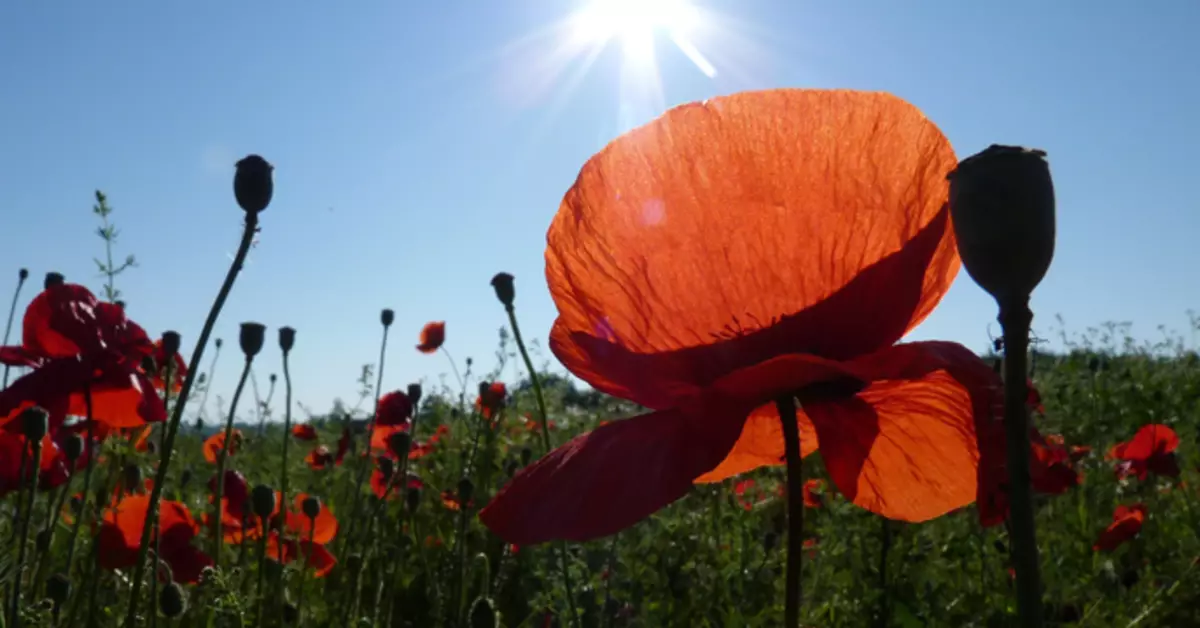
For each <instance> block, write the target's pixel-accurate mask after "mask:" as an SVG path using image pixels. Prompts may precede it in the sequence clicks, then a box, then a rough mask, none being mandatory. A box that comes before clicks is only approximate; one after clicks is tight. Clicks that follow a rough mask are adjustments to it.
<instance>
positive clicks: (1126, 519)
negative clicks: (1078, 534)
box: [1092, 504, 1146, 552]
mask: <svg viewBox="0 0 1200 628" xmlns="http://www.w3.org/2000/svg"><path fill="white" fill-rule="evenodd" d="M1145 521H1146V505H1145V504H1134V505H1132V506H1117V510H1116V512H1114V513H1113V522H1112V523H1111V524H1109V526H1108V528H1106V529H1105V530H1104V532H1101V533H1100V538H1098V539H1096V544H1095V545H1093V546H1092V549H1093V550H1095V551H1099V552H1111V551H1113V550H1115V549H1117V548H1118V547H1120V546H1121V545H1122V544H1124V543H1125V542H1126V541H1129V540H1131V539H1133V537H1135V536H1137V535H1138V533H1139V532H1141V531H1142V524H1143V523H1144V522H1145Z"/></svg>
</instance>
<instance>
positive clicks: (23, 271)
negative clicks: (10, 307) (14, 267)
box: [17, 268, 29, 282]
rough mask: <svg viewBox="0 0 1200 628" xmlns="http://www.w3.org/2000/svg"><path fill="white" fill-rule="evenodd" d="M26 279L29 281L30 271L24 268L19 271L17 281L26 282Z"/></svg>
mask: <svg viewBox="0 0 1200 628" xmlns="http://www.w3.org/2000/svg"><path fill="white" fill-rule="evenodd" d="M26 279H29V269H28V268H22V269H21V270H18V271H17V281H21V282H24V281H25V280H26Z"/></svg>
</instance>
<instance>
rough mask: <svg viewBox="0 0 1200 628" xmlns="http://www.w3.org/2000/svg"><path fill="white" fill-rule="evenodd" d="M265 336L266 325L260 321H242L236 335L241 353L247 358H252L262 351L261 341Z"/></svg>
mask: <svg viewBox="0 0 1200 628" xmlns="http://www.w3.org/2000/svg"><path fill="white" fill-rule="evenodd" d="M266 336H267V326H266V325H263V324H262V323H250V322H248V323H242V331H241V333H240V334H239V335H238V342H239V343H240V344H241V345H242V353H245V354H246V357H247V358H253V357H254V356H256V355H258V352H259V351H262V348H263V342H264V340H265V339H266Z"/></svg>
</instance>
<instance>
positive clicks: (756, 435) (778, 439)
mask: <svg viewBox="0 0 1200 628" xmlns="http://www.w3.org/2000/svg"><path fill="white" fill-rule="evenodd" d="M796 424H797V425H798V426H799V427H800V456H801V457H805V456H808V455H809V454H811V453H812V452H814V451H816V450H817V449H818V447H817V431H816V429H814V428H813V425H812V421H810V420H809V419H808V416H807V415H806V414H804V413H803V412H797V413H796ZM783 454H784V451H783V424H782V423H781V422H780V421H779V412H778V410H776V409H775V404H774V403H770V404H767V405H764V406H761V407H759V408H758V409H757V410H755V411H754V412H752V413H750V416H749V417H747V418H746V424H745V426H743V427H742V434H741V436H739V437H738V440H737V443H735V444H734V445H733V449H732V450H730V451H729V455H728V456H725V459H724V460H722V461H721V464H719V465H717V467H716V468H715V469H713V470H712V471H709V472H708V473H705V474H704V475H701V476H700V477H698V478H696V483H697V484H704V483H709V482H720V481H722V480H724V479H726V478H731V477H733V476H735V475H740V474H742V473H746V472H747V471H753V470H754V469H757V468H759V467H765V466H773V465H781V464H783V462H784V460H783Z"/></svg>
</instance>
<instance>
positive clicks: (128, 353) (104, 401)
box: [0, 284, 166, 429]
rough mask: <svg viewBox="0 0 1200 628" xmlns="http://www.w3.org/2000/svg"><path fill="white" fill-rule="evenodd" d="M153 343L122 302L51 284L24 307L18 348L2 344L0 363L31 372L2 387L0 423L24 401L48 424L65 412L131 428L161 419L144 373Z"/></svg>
mask: <svg viewBox="0 0 1200 628" xmlns="http://www.w3.org/2000/svg"><path fill="white" fill-rule="evenodd" d="M153 350H154V345H153V343H152V342H151V341H150V338H149V336H147V335H146V332H145V330H143V329H142V328H141V327H139V326H138V325H137V324H136V323H134V322H133V321H130V320H129V319H128V318H126V316H125V311H124V309H122V308H121V307H119V306H117V305H114V304H112V303H101V302H100V301H99V300H97V299H96V297H95V296H94V295H93V294H92V293H91V292H89V291H88V289H87V288H84V287H83V286H79V285H75V284H58V285H53V286H50V287H49V288H47V289H46V290H44V291H42V292H41V293H40V294H38V295H37V296H36V297H34V299H33V301H32V302H31V303H30V304H29V307H28V308H26V310H25V316H24V319H23V321H22V337H21V345H20V346H13V347H3V348H0V362H4V363H6V364H12V365H20V366H27V367H31V368H32V369H33V370H32V371H31V372H30V373H28V374H26V375H24V376H22V377H20V378H18V379H17V380H16V381H15V382H13V383H12V385H10V386H9V387H8V388H6V389H4V390H3V391H0V425H6V424H9V423H11V421H12V420H13V419H14V418H15V417H16V416H17V415H18V414H20V411H21V410H22V409H24V408H25V407H28V406H29V405H33V404H36V405H39V406H41V407H43V408H45V409H46V410H47V411H48V412H49V413H50V419H51V421H50V423H51V429H54V428H56V427H57V426H58V425H61V424H62V421H63V419H64V417H65V415H67V414H74V415H78V416H87V415H88V409H89V408H88V406H89V404H88V403H87V401H88V400H87V396H86V395H85V394H84V392H85V390H90V392H91V399H90V402H91V403H90V406H91V408H90V409H91V416H92V418H93V419H94V420H96V421H98V422H102V423H105V424H107V425H108V426H110V427H118V428H123V427H136V426H140V425H144V424H145V423H148V422H155V421H162V420H164V419H165V418H166V408H165V407H164V406H163V403H162V399H160V398H159V396H158V394H157V393H156V392H155V390H154V384H153V381H152V379H151V378H150V377H149V376H148V375H146V373H144V372H143V371H142V361H143V359H145V358H147V357H149V356H150V355H151V354H152V353H153Z"/></svg>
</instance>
